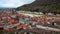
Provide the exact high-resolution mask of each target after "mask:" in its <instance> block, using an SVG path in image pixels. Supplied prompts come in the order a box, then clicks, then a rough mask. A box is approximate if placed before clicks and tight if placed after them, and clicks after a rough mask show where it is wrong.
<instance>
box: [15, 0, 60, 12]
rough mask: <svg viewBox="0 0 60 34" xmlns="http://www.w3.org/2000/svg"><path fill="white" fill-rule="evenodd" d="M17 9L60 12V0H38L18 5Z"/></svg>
mask: <svg viewBox="0 0 60 34" xmlns="http://www.w3.org/2000/svg"><path fill="white" fill-rule="evenodd" d="M16 10H17V11H19V10H26V11H38V12H40V11H41V12H52V13H59V12H60V0H36V1H35V2H33V3H31V4H27V5H23V6H21V7H18V8H17V9H16Z"/></svg>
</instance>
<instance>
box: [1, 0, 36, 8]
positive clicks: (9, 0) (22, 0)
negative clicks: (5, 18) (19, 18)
mask: <svg viewBox="0 0 60 34" xmlns="http://www.w3.org/2000/svg"><path fill="white" fill-rule="evenodd" d="M33 1H35V0H0V8H2V7H3V8H11V7H13V8H16V7H19V6H22V5H24V4H29V3H32V2H33Z"/></svg>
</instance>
